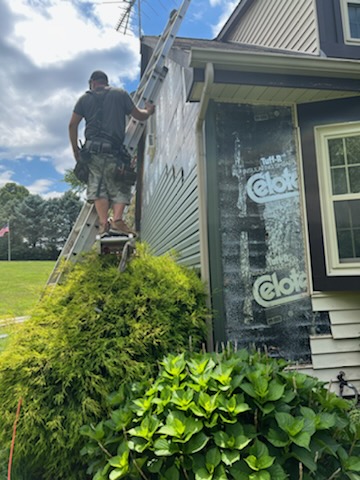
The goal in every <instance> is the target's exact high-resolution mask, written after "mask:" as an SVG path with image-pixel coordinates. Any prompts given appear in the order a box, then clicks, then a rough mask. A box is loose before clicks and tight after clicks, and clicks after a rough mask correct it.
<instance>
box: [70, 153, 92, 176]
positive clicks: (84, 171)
mask: <svg viewBox="0 0 360 480" xmlns="http://www.w3.org/2000/svg"><path fill="white" fill-rule="evenodd" d="M90 158H91V154H90V152H89V151H88V150H86V149H85V148H82V149H81V150H80V157H79V160H78V161H77V162H76V165H75V168H74V175H75V177H76V178H77V179H78V180H79V181H80V182H82V183H87V181H88V178H89V161H90Z"/></svg>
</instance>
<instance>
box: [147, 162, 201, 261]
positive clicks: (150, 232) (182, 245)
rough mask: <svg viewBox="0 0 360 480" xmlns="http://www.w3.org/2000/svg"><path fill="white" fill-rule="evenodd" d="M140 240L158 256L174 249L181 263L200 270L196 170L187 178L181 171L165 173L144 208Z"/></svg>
mask: <svg viewBox="0 0 360 480" xmlns="http://www.w3.org/2000/svg"><path fill="white" fill-rule="evenodd" d="M141 239H142V240H143V241H145V242H146V243H148V244H149V245H150V247H151V249H152V250H153V252H154V254H156V255H162V254H164V253H165V252H167V251H169V250H175V251H176V252H177V253H178V254H179V260H178V261H179V263H182V264H185V265H188V266H192V267H196V268H200V243H199V214H198V200H197V176H196V167H194V168H193V169H192V170H191V171H190V172H189V175H188V176H187V177H186V178H184V175H183V171H182V170H180V171H179V172H177V174H174V170H173V169H171V170H169V169H167V168H166V169H165V170H164V172H163V174H162V176H161V178H160V179H159V182H158V183H157V185H156V190H155V191H154V192H153V194H152V196H151V199H150V202H149V204H148V205H147V206H146V207H144V210H143V214H142V221H141Z"/></svg>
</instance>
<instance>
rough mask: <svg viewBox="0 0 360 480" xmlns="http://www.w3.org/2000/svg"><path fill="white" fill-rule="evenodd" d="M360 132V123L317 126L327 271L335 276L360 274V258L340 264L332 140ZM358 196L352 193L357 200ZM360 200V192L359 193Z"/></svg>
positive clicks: (321, 207) (315, 128)
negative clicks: (332, 168)
mask: <svg viewBox="0 0 360 480" xmlns="http://www.w3.org/2000/svg"><path fill="white" fill-rule="evenodd" d="M359 134H360V122H347V123H336V124H331V125H323V126H316V127H314V137H315V149H316V162H317V169H318V181H319V196H320V209H321V222H322V229H323V242H324V252H325V266H326V274H327V275H328V276H329V277H333V276H350V275H357V276H358V275H360V261H359V262H346V263H340V260H339V249H338V241H337V232H336V224H335V214H334V209H333V204H334V202H333V200H332V196H333V195H332V190H331V169H330V161H329V150H328V143H327V142H328V139H332V138H344V137H348V136H352V135H359ZM353 198H354V195H353V194H351V195H349V199H353ZM359 199H360V194H359Z"/></svg>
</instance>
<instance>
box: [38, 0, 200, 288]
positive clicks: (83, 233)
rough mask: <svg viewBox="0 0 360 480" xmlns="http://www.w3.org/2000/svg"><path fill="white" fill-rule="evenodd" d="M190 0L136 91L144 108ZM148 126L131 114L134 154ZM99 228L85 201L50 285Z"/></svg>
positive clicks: (176, 14)
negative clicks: (61, 266)
mask: <svg viewBox="0 0 360 480" xmlns="http://www.w3.org/2000/svg"><path fill="white" fill-rule="evenodd" d="M190 1H191V0H184V1H183V3H182V4H181V6H180V8H179V9H178V10H173V11H172V12H171V15H170V18H169V21H168V23H167V25H166V27H165V30H164V31H163V33H162V35H161V36H160V37H159V40H158V42H157V45H156V46H155V48H154V51H153V53H152V55H151V58H150V60H149V62H148V64H147V67H146V69H145V71H144V73H143V75H142V77H141V80H140V83H139V86H138V89H137V90H136V93H135V95H134V98H133V100H134V103H135V105H136V106H137V107H138V108H144V106H145V102H149V103H154V101H155V99H156V97H157V94H158V92H159V90H160V88H161V85H162V82H163V80H164V79H165V76H166V73H167V68H166V66H165V60H166V57H167V55H168V53H169V51H170V49H171V47H172V45H173V43H174V40H175V37H176V35H177V32H178V30H179V28H180V25H181V22H182V20H183V18H184V16H185V13H186V11H187V9H188V7H189V5H190ZM145 126H146V122H145V121H139V120H136V119H134V118H130V120H129V122H128V124H127V127H126V131H125V138H124V145H125V147H126V148H127V149H128V151H129V152H130V154H131V155H134V153H135V151H136V148H137V145H138V143H139V140H140V138H141V136H142V134H143V132H144V130H145ZM98 229H99V225H98V217H97V213H96V210H95V207H94V206H93V205H90V204H88V203H85V204H84V205H83V207H82V210H81V211H80V214H79V216H78V218H77V220H76V222H75V224H74V226H73V228H72V230H71V232H70V235H69V237H68V238H67V240H66V242H65V245H64V247H63V249H62V251H61V253H60V255H59V257H58V259H57V262H56V264H55V267H54V270H53V272H52V273H51V275H50V277H49V279H48V281H47V284H48V285H54V284H57V283H58V282H59V280H60V278H61V275H62V269H60V268H59V267H60V264H61V263H62V262H63V261H64V260H65V261H68V260H70V261H71V262H76V261H77V260H78V258H79V255H80V254H81V253H83V252H87V251H89V250H90V249H91V248H92V246H93V244H94V242H95V239H96V234H97V231H98Z"/></svg>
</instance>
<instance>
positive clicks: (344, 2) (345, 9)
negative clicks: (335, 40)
mask: <svg viewBox="0 0 360 480" xmlns="http://www.w3.org/2000/svg"><path fill="white" fill-rule="evenodd" d="M349 3H356V4H358V5H359V7H360V0H340V6H341V18H342V25H343V32H344V42H345V43H346V44H349V45H360V38H354V37H352V36H351V31H350V18H349Z"/></svg>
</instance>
